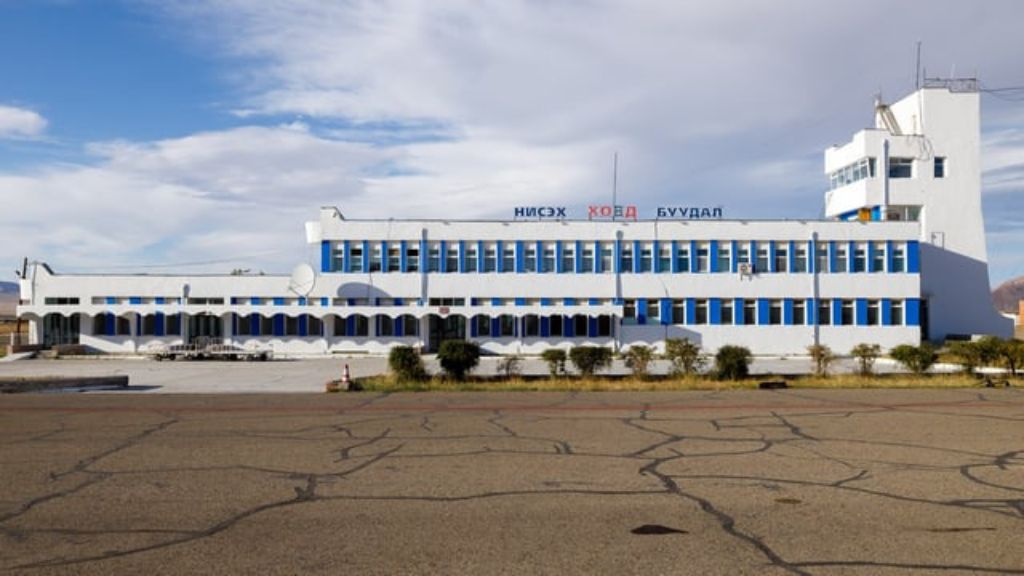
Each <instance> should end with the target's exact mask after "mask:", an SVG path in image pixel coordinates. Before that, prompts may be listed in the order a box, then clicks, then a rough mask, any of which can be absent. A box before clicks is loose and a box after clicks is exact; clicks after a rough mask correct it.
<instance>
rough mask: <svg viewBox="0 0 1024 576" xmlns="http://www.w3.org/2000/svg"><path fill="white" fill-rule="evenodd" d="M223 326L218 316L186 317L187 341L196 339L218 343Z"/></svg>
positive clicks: (199, 315) (197, 315)
mask: <svg viewBox="0 0 1024 576" xmlns="http://www.w3.org/2000/svg"><path fill="white" fill-rule="evenodd" d="M223 333H224V331H223V326H222V324H221V321H220V316H214V315H213V314H196V315H195V316H189V317H188V341H189V342H193V341H195V340H196V339H198V338H204V339H207V340H214V341H220V339H221V338H222V337H223Z"/></svg>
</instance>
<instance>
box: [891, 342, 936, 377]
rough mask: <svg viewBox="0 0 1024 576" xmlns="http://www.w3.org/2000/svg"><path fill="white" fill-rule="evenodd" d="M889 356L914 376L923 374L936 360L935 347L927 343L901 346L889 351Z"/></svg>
mask: <svg viewBox="0 0 1024 576" xmlns="http://www.w3.org/2000/svg"><path fill="white" fill-rule="evenodd" d="M889 355H890V356H892V358H893V360H895V361H897V362H899V363H900V364H901V365H903V367H904V368H906V369H907V370H910V371H911V372H913V373H914V374H924V373H925V372H927V371H928V369H930V368H931V367H932V365H933V364H935V361H936V360H937V359H938V355H937V354H936V353H935V347H933V346H932V345H931V344H929V343H927V342H922V343H921V345H920V346H912V345H910V344H901V345H899V346H897V347H895V348H893V349H892V350H891V351H889Z"/></svg>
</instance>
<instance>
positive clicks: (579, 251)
mask: <svg viewBox="0 0 1024 576" xmlns="http://www.w3.org/2000/svg"><path fill="white" fill-rule="evenodd" d="M573 253H574V254H576V269H575V270H574V271H575V272H576V273H577V274H582V273H583V242H581V241H579V240H577V241H576V246H575V249H574V251H573Z"/></svg>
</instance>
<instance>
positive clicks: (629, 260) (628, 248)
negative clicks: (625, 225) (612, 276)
mask: <svg viewBox="0 0 1024 576" xmlns="http://www.w3.org/2000/svg"><path fill="white" fill-rule="evenodd" d="M622 271H623V272H632V271H633V244H632V243H631V242H623V243H622Z"/></svg>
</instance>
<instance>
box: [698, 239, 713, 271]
mask: <svg viewBox="0 0 1024 576" xmlns="http://www.w3.org/2000/svg"><path fill="white" fill-rule="evenodd" d="M709 254H710V250H709V249H708V245H707V244H706V243H704V242H701V243H700V244H698V245H697V272H707V271H708V270H710V264H709V262H710V256H709Z"/></svg>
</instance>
